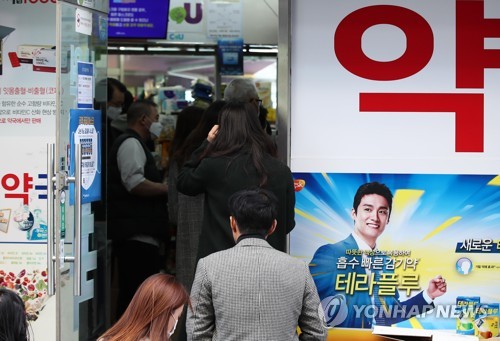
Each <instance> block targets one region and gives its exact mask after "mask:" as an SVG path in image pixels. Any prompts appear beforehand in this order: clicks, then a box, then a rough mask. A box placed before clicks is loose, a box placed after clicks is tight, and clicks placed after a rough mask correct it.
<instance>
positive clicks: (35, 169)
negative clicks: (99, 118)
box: [0, 1, 56, 339]
mask: <svg viewBox="0 0 500 341" xmlns="http://www.w3.org/2000/svg"><path fill="white" fill-rule="evenodd" d="M55 22H56V5H55V1H43V2H42V1H29V2H26V1H22V2H21V1H0V40H1V42H0V53H1V57H0V60H1V64H2V66H1V71H0V146H2V147H1V154H2V162H0V286H3V287H7V288H9V289H12V290H14V291H16V292H17V293H18V294H19V295H20V296H21V297H22V299H23V300H24V302H25V306H26V309H27V317H28V320H30V324H31V327H32V329H33V334H34V335H33V336H34V337H35V338H37V339H39V338H42V339H43V338H44V337H45V338H48V339H55V334H53V330H54V329H55V319H54V316H55V309H54V308H53V307H54V306H55V297H50V298H49V296H48V294H47V275H48V274H47V220H48V216H47V144H48V143H54V142H55V131H56V124H55V121H56V73H55V58H56V50H55V48H54V46H55V44H56V34H55V26H54V23H55ZM40 335H42V336H40Z"/></svg>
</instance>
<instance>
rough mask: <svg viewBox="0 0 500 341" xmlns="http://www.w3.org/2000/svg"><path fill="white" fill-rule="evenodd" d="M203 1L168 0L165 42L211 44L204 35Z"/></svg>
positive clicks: (210, 40)
mask: <svg viewBox="0 0 500 341" xmlns="http://www.w3.org/2000/svg"><path fill="white" fill-rule="evenodd" d="M204 3H205V1H204V0H170V9H169V12H168V32H167V40H169V41H174V42H182V41H186V42H193V41H196V42H205V43H213V39H209V38H208V37H207V34H206V19H205V7H204Z"/></svg>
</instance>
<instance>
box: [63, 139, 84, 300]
mask: <svg viewBox="0 0 500 341" xmlns="http://www.w3.org/2000/svg"><path fill="white" fill-rule="evenodd" d="M68 182H70V183H71V182H72V183H74V188H75V231H74V234H73V257H65V261H68V262H71V261H72V262H73V270H74V275H75V278H74V283H73V284H74V285H73V294H74V295H75V296H81V295H82V275H81V274H82V257H81V256H82V147H81V144H80V143H75V176H74V177H68Z"/></svg>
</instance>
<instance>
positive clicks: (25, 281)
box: [0, 137, 49, 321]
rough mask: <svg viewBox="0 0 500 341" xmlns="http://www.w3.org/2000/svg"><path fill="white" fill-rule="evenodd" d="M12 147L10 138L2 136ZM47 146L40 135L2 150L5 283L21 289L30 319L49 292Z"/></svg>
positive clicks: (0, 251)
mask: <svg viewBox="0 0 500 341" xmlns="http://www.w3.org/2000/svg"><path fill="white" fill-rule="evenodd" d="M0 143H1V144H2V145H3V146H8V145H9V143H10V145H12V142H9V138H4V137H2V138H0ZM46 148H47V147H46V146H45V145H43V144H40V143H37V140H36V139H33V138H26V139H25V140H24V142H20V141H19V140H18V141H17V142H16V148H15V149H14V148H4V149H2V154H3V159H4V160H15V161H16V162H10V163H7V162H2V163H1V164H0V285H1V286H4V287H7V288H10V289H13V290H16V292H18V293H19V294H20V296H21V297H22V298H23V300H24V301H25V302H26V307H27V309H28V314H29V315H28V317H29V319H30V320H31V321H34V320H36V319H37V318H38V314H39V313H40V312H41V310H42V308H43V307H44V304H45V302H46V301H47V300H48V298H49V297H48V295H47V283H46V280H47V171H46V155H47V149H46Z"/></svg>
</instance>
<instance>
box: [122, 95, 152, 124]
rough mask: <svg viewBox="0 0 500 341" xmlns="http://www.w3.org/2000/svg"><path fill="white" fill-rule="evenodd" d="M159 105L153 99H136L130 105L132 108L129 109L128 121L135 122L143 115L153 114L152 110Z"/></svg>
mask: <svg viewBox="0 0 500 341" xmlns="http://www.w3.org/2000/svg"><path fill="white" fill-rule="evenodd" d="M156 107H157V105H156V103H155V102H153V101H149V100H140V101H135V102H134V103H132V104H131V105H130V108H129V109H128V111H127V123H128V124H130V123H135V122H137V121H138V120H140V119H141V117H142V115H146V116H148V117H149V116H151V112H152V110H153V108H156Z"/></svg>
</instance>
